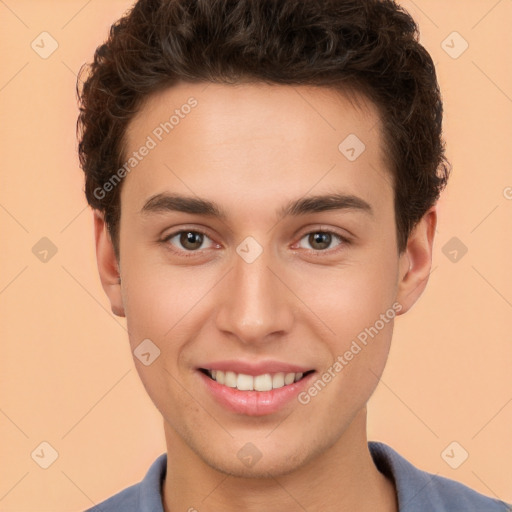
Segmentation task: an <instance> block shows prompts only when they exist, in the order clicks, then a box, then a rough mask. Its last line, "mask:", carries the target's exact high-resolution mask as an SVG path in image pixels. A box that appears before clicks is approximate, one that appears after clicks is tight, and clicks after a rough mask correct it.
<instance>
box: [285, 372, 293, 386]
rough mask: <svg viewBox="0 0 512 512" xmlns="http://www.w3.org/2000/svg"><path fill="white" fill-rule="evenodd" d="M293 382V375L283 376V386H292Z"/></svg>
mask: <svg viewBox="0 0 512 512" xmlns="http://www.w3.org/2000/svg"><path fill="white" fill-rule="evenodd" d="M293 382H295V373H287V374H286V375H285V376H284V383H285V385H287V386H288V384H292V383H293Z"/></svg>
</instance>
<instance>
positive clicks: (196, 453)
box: [95, 83, 436, 512]
mask: <svg viewBox="0 0 512 512" xmlns="http://www.w3.org/2000/svg"><path fill="white" fill-rule="evenodd" d="M190 96H193V97H194V98H196V99H197V101H198V105H197V107H195V108H194V109H192V111H191V112H190V113H189V114H188V115H187V116H186V117H185V118H184V119H182V120H181V121H180V124H179V125H178V126H177V127H175V129H173V131H172V132H170V133H169V134H166V135H165V136H164V138H163V140H162V141H161V142H159V143H158V144H157V147H155V148H154V149H152V150H151V152H150V153H149V154H148V155H147V156H146V157H145V158H144V159H143V160H142V161H141V162H140V163H139V164H138V165H137V167H136V169H134V170H133V171H132V172H131V173H129V174H128V175H127V176H126V178H125V181H124V183H123V185H122V187H123V188H122V192H121V205H122V208H121V221H120V245H119V250H120V260H119V261H117V259H116V257H115V253H114V250H113V246H112V242H111V240H110V237H109V234H108V231H107V229H106V227H105V224H104V221H103V217H102V215H101V213H100V212H95V232H96V245H97V258H98V268H99V273H100V277H101V281H102V284H103V287H104V289H105V292H106V294H107V296H108V298H109V299H110V302H111V307H112V311H113V312H114V313H115V314H116V315H119V316H126V318H127V325H128V330H129V339H130V345H131V349H132V350H134V349H135V348H136V347H137V346H138V345H139V344H140V343H141V341H142V340H144V339H146V338H149V339H151V340H152V342H153V343H154V344H155V345H157V346H158V347H159V349H160V351H161V353H160V357H158V358H157V359H156V360H155V361H154V362H153V363H152V364H151V365H149V366H144V365H143V364H142V363H141V362H140V361H139V360H138V359H137V358H136V357H134V361H135V365H136V367H137V370H138V372H139V375H140V378H141V380H142V382H143V384H144V386H145V388H146V390H147V392H148V394H149V395H150V397H151V399H152V400H153V402H154V403H155V405H156V407H157V408H158V409H159V411H160V412H161V414H162V416H163V420H164V429H165V437H166V442H167V450H168V454H169V457H168V465H167V476H166V479H165V482H164V485H163V496H164V498H163V499H164V509H165V510H166V511H167V512H168V511H171V510H172V511H177V510H190V509H192V510H194V509H196V510H198V511H200V512H203V511H209V512H214V511H223V512H229V511H235V510H236V511H239V510H246V511H249V512H250V511H261V510H266V511H270V512H272V511H276V512H277V511H282V510H287V511H303V510H308V511H310V512H314V511H332V512H334V511H340V510H358V511H362V512H366V511H372V512H375V511H378V512H391V511H396V510H397V509H398V507H397V500H396V494H395V488H394V485H393V483H392V482H391V481H389V480H388V479H386V478H385V477H384V475H383V474H381V473H380V472H379V471H378V470H377V468H376V466H375V464H374V463H373V460H372V458H371V455H370V453H369V450H368V446H367V437H366V403H367V401H368V400H369V398H370V396H371V395H372V393H373V391H374V390H375V388H376V386H377V384H378V381H379V378H380V376H381V374H382V372H383V369H384V366H385V363H386V359H387V356H388V352H389V348H390V343H391V338H392V331H393V321H390V322H389V323H387V324H386V325H385V327H384V328H383V329H381V330H380V331H379V333H378V335H377V336H375V337H374V338H373V339H372V340H371V341H370V342H369V343H368V345H367V346H366V347H364V349H363V350H362V351H361V352H360V353H358V355H357V356H356V357H354V359H353V360H352V361H350V362H349V364H347V365H346V366H345V367H344V368H343V370H342V371H341V372H340V373H339V374H337V376H336V377H335V378H333V379H332V381H331V382H330V383H329V384H328V385H327V386H326V387H325V388H324V389H323V390H322V391H321V392H320V393H318V395H317V396H315V397H313V398H312V399H311V401H310V402H309V403H308V404H307V405H302V404H300V403H299V402H298V401H297V400H292V401H291V402H290V403H289V404H287V406H285V407H284V408H283V409H282V410H280V411H278V412H277V413H273V414H270V415H267V416H260V417H254V416H252V417H251V416H247V415H241V414H236V413H233V412H230V411H228V410H226V409H225V408H223V407H222V406H221V405H220V404H218V403H217V402H216V401H215V400H214V398H213V397H212V396H210V395H209V394H208V393H207V392H206V390H205V386H204V385H203V383H202V381H201V379H200V376H199V374H198V372H197V366H198V365H200V364H204V363H205V362H208V361H210V362H211V361H218V360H221V359H230V358H233V359H243V360H248V361H262V360H265V359H275V360H279V361H286V362H290V363H295V364H299V365H304V366H307V367H310V368H312V369H315V370H316V371H317V372H318V375H321V374H322V372H323V371H325V370H326V369H327V368H328V367H330V366H331V365H332V364H333V362H334V360H335V359H336V357H337V356H339V355H342V354H344V353H345V352H346V351H347V350H348V348H349V347H350V344H351V343H352V341H353V340H354V339H356V337H357V335H358V334H359V333H360V332H361V331H364V329H365V328H367V327H369V326H372V325H374V324H375V322H376V320H378V319H379V317H380V315H381V314H382V313H385V312H386V310H388V309H389V308H391V306H392V304H393V303H399V305H400V306H401V311H400V314H403V313H405V312H406V311H407V310H409V309H410V308H411V306H412V305H413V304H414V303H415V301H416V300H417V299H418V297H419V296H420V295H421V293H422V292H423V289H424V288H425V285H426V283H427V280H428V275H429V271H430V268H431V260H432V244H433V239H434V231H435V226H436V210H435V208H432V209H430V210H429V211H428V212H427V213H426V214H425V215H424V217H423V218H422V219H421V221H420V222H419V223H418V224H417V226H416V227H415V229H414V231H413V232H412V233H411V235H410V237H409V240H408V245H407V248H406V250H405V251H404V252H402V253H401V254H400V253H399V252H398V250H397V238H396V227H395V217H394V209H393V188H392V179H391V174H390V171H389V169H388V168H387V167H386V160H385V158H384V151H383V149H384V148H383V147H382V138H381V131H380V130H381V126H380V120H379V117H378V113H377V111H376V109H375V108H374V106H373V105H372V104H371V103H369V102H367V101H365V100H364V98H360V101H359V102H358V104H355V103H353V102H352V101H350V100H349V99H348V97H346V96H345V95H341V94H340V93H338V92H335V91H333V90H330V89H326V88H317V87H309V86H300V87H291V86H282V85H264V84H243V85H240V84H239V85H237V86H232V85H221V84H209V85H208V86H205V84H186V83H179V84H178V85H176V86H173V87H172V88H169V89H166V90H164V91H162V92H159V93H158V94H156V95H153V96H151V97H150V98H149V99H148V101H147V102H146V103H145V104H144V105H143V106H142V108H141V110H140V111H139V114H138V115H137V117H136V118H134V120H133V121H132V123H131V124H130V126H129V129H128V131H127V134H126V142H127V148H128V151H127V152H128V153H131V152H132V151H135V150H137V149H138V148H139V147H140V146H141V145H142V144H143V143H144V141H145V140H146V138H147V136H148V135H150V134H151V133H152V131H153V130H154V129H155V127H156V126H158V125H159V124H160V123H161V122H163V121H164V120H167V119H168V118H169V116H170V115H171V114H172V112H173V110H174V109H175V108H179V107H180V106H181V105H183V104H184V103H186V101H187V99H188V98H189V97H190ZM350 133H354V134H356V135H357V136H358V138H359V139H361V140H362V141H363V142H364V144H365V146H366V149H365V151H364V152H363V153H362V154H361V155H360V156H359V157H358V158H357V159H356V160H355V161H354V162H350V161H349V160H348V159H347V158H345V156H344V155H343V154H341V152H340V151H339V150H338V145H339V144H340V142H341V141H343V140H344V139H345V137H346V136H347V135H348V134H350ZM333 192H339V193H344V194H352V195H355V196H357V197H359V198H361V199H363V200H364V201H366V202H367V203H368V204H369V205H370V206H371V209H372V213H371V214H369V213H368V212H365V211H361V210H358V209H341V210H327V211H322V212H313V213H306V214H304V215H300V216H293V215H289V216H286V217H284V218H282V219H279V218H278V216H277V212H278V211H279V209H280V208H281V207H283V206H284V205H285V204H286V203H288V202H289V201H291V200H295V199H298V198H301V197H303V196H312V195H321V194H327V193H333ZM160 193H179V194H183V195H187V196H190V197H196V196H198V197H201V198H204V199H208V200H210V201H213V202H215V203H216V204H217V205H218V206H219V207H221V208H222V209H223V210H224V211H225V212H226V218H225V219H218V218H211V217H208V216H205V215H197V214H191V213H183V212H176V211H161V212H157V213H155V212H152V213H144V212H141V209H142V208H143V206H144V204H145V203H146V202H147V200H148V199H149V198H151V197H152V196H154V195H155V194H160ZM180 229H183V230H193V229H200V230H202V231H205V233H206V234H207V236H206V237H204V239H203V243H202V245H200V240H199V242H198V243H197V244H196V246H200V248H199V249H195V250H194V249H190V248H189V247H190V246H187V245H185V246H184V245H183V243H181V244H180V237H179V236H177V237H174V238H172V239H171V240H164V239H165V237H166V236H168V235H170V234H172V233H175V232H176V231H179V230H180ZM325 230H327V231H332V232H335V233H336V234H339V235H341V236H343V237H346V238H347V240H348V243H347V242H343V241H341V240H340V239H338V238H336V237H335V236H333V237H332V238H331V240H330V242H329V241H328V242H327V243H326V244H325V246H326V247H325V246H322V245H321V243H318V242H317V243H315V239H313V240H312V239H311V237H310V236H308V235H309V234H311V233H317V232H319V231H320V232H321V233H322V232H325ZM247 236H252V237H253V238H254V239H255V240H256V241H257V242H258V243H259V244H260V245H261V247H262V248H263V253H262V254H261V255H260V256H259V257H258V258H257V259H256V260H255V261H254V262H252V263H250V264H249V263H247V262H246V261H244V259H242V258H241V257H240V256H239V255H238V254H237V252H236V248H237V246H238V245H239V244H240V243H241V242H242V241H243V240H244V239H245V238H246V237H247ZM173 249H174V250H173ZM187 251H188V252H187ZM191 253H192V254H193V256H192V257H190V258H187V257H185V256H184V254H191ZM246 443H252V444H253V445H255V446H256V447H257V449H258V450H259V452H260V453H261V454H262V457H261V459H260V460H259V461H258V462H257V463H256V464H255V465H254V466H252V467H247V466H246V465H244V464H242V463H241V461H240V459H239V458H238V457H237V452H238V451H239V450H240V449H241V448H242V447H243V446H244V445H246Z"/></svg>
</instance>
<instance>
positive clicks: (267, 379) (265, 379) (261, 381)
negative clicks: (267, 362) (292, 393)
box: [254, 373, 272, 391]
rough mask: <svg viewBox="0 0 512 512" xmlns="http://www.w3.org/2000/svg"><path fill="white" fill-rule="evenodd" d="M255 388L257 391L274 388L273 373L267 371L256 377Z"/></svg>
mask: <svg viewBox="0 0 512 512" xmlns="http://www.w3.org/2000/svg"><path fill="white" fill-rule="evenodd" d="M254 389H255V390H256V391H270V390H271V389H272V375H270V373H265V374H264V375H258V376H257V377H254Z"/></svg>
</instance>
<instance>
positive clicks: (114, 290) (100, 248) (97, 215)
mask: <svg viewBox="0 0 512 512" xmlns="http://www.w3.org/2000/svg"><path fill="white" fill-rule="evenodd" d="M94 238H95V240H96V260H97V263H98V271H99V274H100V280H101V284H102V286H103V289H104V290H105V293H106V294H107V297H108V298H109V300H110V307H111V309H112V313H114V315H117V316H125V314H124V306H123V300H122V294H121V278H120V276H119V264H118V261H117V258H116V255H115V252H114V246H113V244H112V240H111V238H110V233H109V232H108V229H107V225H106V224H105V219H104V217H103V214H102V213H101V212H100V211H98V210H94Z"/></svg>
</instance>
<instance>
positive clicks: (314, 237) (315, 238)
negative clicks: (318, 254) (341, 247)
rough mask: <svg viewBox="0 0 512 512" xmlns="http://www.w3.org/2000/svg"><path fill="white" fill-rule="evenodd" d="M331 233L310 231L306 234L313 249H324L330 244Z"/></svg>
mask: <svg viewBox="0 0 512 512" xmlns="http://www.w3.org/2000/svg"><path fill="white" fill-rule="evenodd" d="M331 240H332V235H331V233H324V232H322V231H319V232H318V233H310V234H309V236H308V242H309V244H310V245H311V247H312V248H313V249H315V250H320V251H322V250H325V249H328V248H329V245H331Z"/></svg>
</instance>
